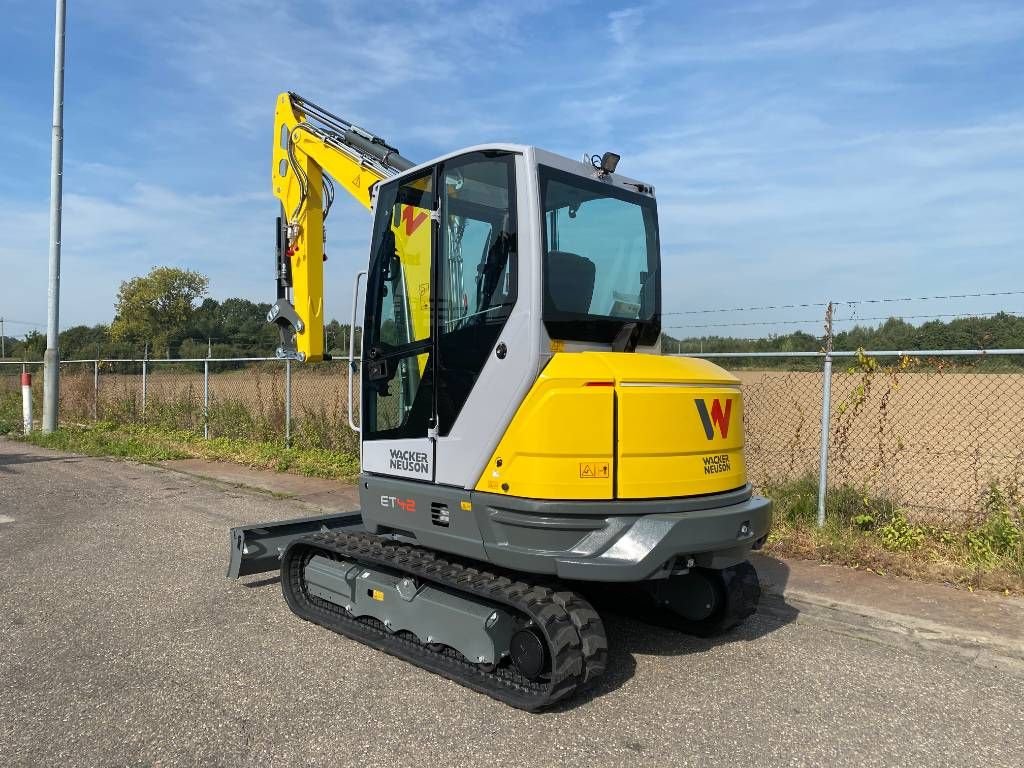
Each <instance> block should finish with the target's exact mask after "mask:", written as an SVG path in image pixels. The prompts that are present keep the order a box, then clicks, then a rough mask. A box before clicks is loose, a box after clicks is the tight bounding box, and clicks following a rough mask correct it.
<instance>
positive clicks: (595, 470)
mask: <svg viewBox="0 0 1024 768" xmlns="http://www.w3.org/2000/svg"><path fill="white" fill-rule="evenodd" d="M580 477H581V478H583V479H584V480H607V479H608V478H609V477H611V464H610V462H607V461H585V462H584V461H581V462H580Z"/></svg>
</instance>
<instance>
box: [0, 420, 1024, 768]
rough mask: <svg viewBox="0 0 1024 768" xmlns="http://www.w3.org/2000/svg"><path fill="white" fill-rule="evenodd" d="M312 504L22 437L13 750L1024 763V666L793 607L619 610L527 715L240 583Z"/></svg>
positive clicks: (176, 756) (8, 594)
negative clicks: (251, 547)
mask: <svg viewBox="0 0 1024 768" xmlns="http://www.w3.org/2000/svg"><path fill="white" fill-rule="evenodd" d="M308 513H310V509H309V508H308V507H306V506H304V505H303V504H302V503H301V502H298V501H294V500H283V499H280V498H275V497H274V496H271V495H269V494H261V493H258V492H253V491H249V490H245V489H239V488H233V487H231V486H228V485H225V484H219V483H216V482H212V481H206V480H202V479H198V478H196V477H193V476H189V475H185V474H181V473H178V472H174V471H170V470H168V469H163V468H157V467H149V466H143V465H137V464H125V463H118V462H113V461H106V460H101V459H88V458H80V457H67V456H63V455H60V454H55V453H51V452H46V451H42V450H38V449H34V448H31V447H27V446H24V445H21V444H18V443H12V442H7V441H3V440H0V519H6V520H7V521H6V522H0V547H2V550H0V551H2V555H0V579H2V581H3V585H4V589H3V591H2V592H0V765H4V766H8V765H10V766H37V765H271V764H282V765H433V766H449V765H451V766H464V765H480V766H485V765H486V766H491V765H498V766H503V765H509V766H512V765H514V766H548V765H575V766H596V765H659V766H676V765H680V766H681V765H694V766H717V765H722V766H725V765H729V766H735V765H757V766H765V765H783V764H784V765H808V766H812V765H813V766H817V765H856V766H874V765H936V766H938V765H942V766H959V765H965V766H966V765H978V766H981V765H985V766H1020V765H1024V741H1022V739H1021V733H1024V701H1022V697H1021V693H1022V691H1024V680H1022V679H1021V678H1020V677H1018V676H1016V675H1015V673H1013V672H1012V671H1009V672H1008V671H1006V670H1002V671H1001V670H998V669H987V668H983V667H979V666H977V665H972V664H968V663H965V661H964V660H963V658H960V657H958V656H957V655H955V654H952V653H945V652H942V651H938V650H926V649H923V648H920V647H909V648H898V647H892V646H890V645H887V644H883V643H879V642H876V641H874V640H872V639H871V636H870V634H867V633H865V634H861V633H857V632H846V631H842V630H840V629H837V627H838V626H840V625H837V624H836V623H835V622H825V621H819V620H818V619H817V618H816V617H815V616H814V615H810V614H796V611H793V610H787V609H786V607H785V606H784V605H781V604H780V605H776V606H774V608H773V610H771V611H770V612H765V613H763V614H760V615H758V616H756V617H755V618H754V619H753V620H751V621H750V622H749V623H748V624H747V625H745V626H744V627H743V628H742V629H741V630H740V631H738V632H736V633H735V634H733V635H730V636H729V637H728V638H727V639H725V640H722V641H718V642H708V641H702V640H697V639H693V638H688V637H684V636H680V635H677V634H675V633H672V632H668V631H665V630H660V629H655V628H651V627H648V626H646V625H643V624H640V623H637V622H635V621H632V620H629V619H625V618H620V617H616V616H608V618H607V624H608V629H609V635H610V641H611V644H612V659H611V668H612V671H611V673H610V674H608V675H606V677H605V678H604V680H603V682H602V684H601V685H600V687H599V688H598V689H597V691H596V692H595V694H594V695H593V696H591V697H589V698H584V699H582V700H577V701H576V702H574V703H572V704H570V705H568V706H564V707H563V708H561V709H558V710H555V711H552V712H548V713H545V714H541V715H528V714H525V713H522V712H518V711H515V710H512V709H509V708H507V707H505V706H503V705H500V704H498V703H496V702H494V701H492V700H490V699H488V698H485V697H482V696H480V695H477V694H474V693H472V692H470V691H467V690H465V689H463V688H460V687H459V686H456V685H454V684H453V683H450V682H448V681H446V680H443V679H440V678H438V677H435V676H433V675H431V674H429V673H426V672H423V671H421V670H418V669H415V668H413V667H411V666H409V665H408V664H405V663H403V662H400V661H398V660H395V659H392V658H391V657H388V656H386V655H383V654H381V653H379V652H375V651H372V650H370V649H368V648H365V647H363V646H360V645H358V644H356V643H354V642H351V641H349V640H346V639H344V638H340V637H338V636H336V635H333V634H330V633H328V632H326V631H325V630H322V629H320V628H317V627H315V626H312V625H310V624H306V623H304V622H302V621H300V620H298V619H297V618H295V617H294V616H292V615H291V614H290V613H289V612H288V610H287V608H286V607H285V605H284V603H283V601H282V599H281V595H280V589H279V587H278V585H277V584H276V583H275V582H274V581H273V580H266V579H264V580H256V581H254V582H250V583H248V584H241V583H236V582H229V581H227V580H226V579H225V578H224V571H225V568H226V558H227V530H228V528H229V527H230V526H232V525H236V524H240V523H242V522H246V521H260V520H272V519H279V518H284V517H289V516H294V515H300V514H308Z"/></svg>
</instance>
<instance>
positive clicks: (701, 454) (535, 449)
mask: <svg viewBox="0 0 1024 768" xmlns="http://www.w3.org/2000/svg"><path fill="white" fill-rule="evenodd" d="M745 482H746V465H745V464H744V461H743V398H742V395H741V394H740V388H739V379H737V378H736V377H735V376H733V375H732V374H730V373H728V372H727V371H725V370H723V369H722V368H720V367H718V366H717V365H715V364H714V363H710V362H708V361H706V360H697V359H693V358H680V357H663V356H660V355H639V354H622V353H614V352H575V353H573V352H559V353H557V354H555V355H554V357H553V358H552V359H551V362H550V363H548V365H547V367H546V368H545V369H544V371H543V372H542V373H541V375H540V377H538V379H537V381H536V383H535V384H534V386H533V388H532V389H531V390H530V392H529V393H528V394H527V396H526V399H525V400H524V401H523V403H522V405H521V406H520V407H519V410H518V411H517V412H516V415H515V417H514V418H513V419H512V423H511V424H510V425H509V428H508V430H507V431H506V432H505V435H504V436H503V437H502V439H501V442H500V443H499V444H498V448H497V450H496V451H495V452H494V455H493V456H491V459H490V462H489V464H488V466H487V468H486V469H485V470H484V473H483V475H482V476H481V477H480V480H479V482H478V483H477V487H476V488H477V490H479V491H488V492H491V493H506V494H508V495H510V496H520V497H526V498H535V499H615V498H618V499H653V498H671V497H677V496H694V495H699V494H707V493H718V492H720V491H727V490H732V489H734V488H739V487H740V486H742V485H743V484H744V483H745Z"/></svg>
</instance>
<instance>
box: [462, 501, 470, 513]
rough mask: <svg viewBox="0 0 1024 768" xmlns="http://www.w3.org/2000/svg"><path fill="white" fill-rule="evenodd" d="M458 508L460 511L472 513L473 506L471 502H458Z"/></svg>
mask: <svg viewBox="0 0 1024 768" xmlns="http://www.w3.org/2000/svg"><path fill="white" fill-rule="evenodd" d="M459 506H460V507H462V511H463V512H472V511H473V504H472V502H469V501H462V502H459Z"/></svg>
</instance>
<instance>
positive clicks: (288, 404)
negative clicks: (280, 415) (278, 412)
mask: <svg viewBox="0 0 1024 768" xmlns="http://www.w3.org/2000/svg"><path fill="white" fill-rule="evenodd" d="M284 447H285V448H291V447H292V361H291V359H285V361H284Z"/></svg>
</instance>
